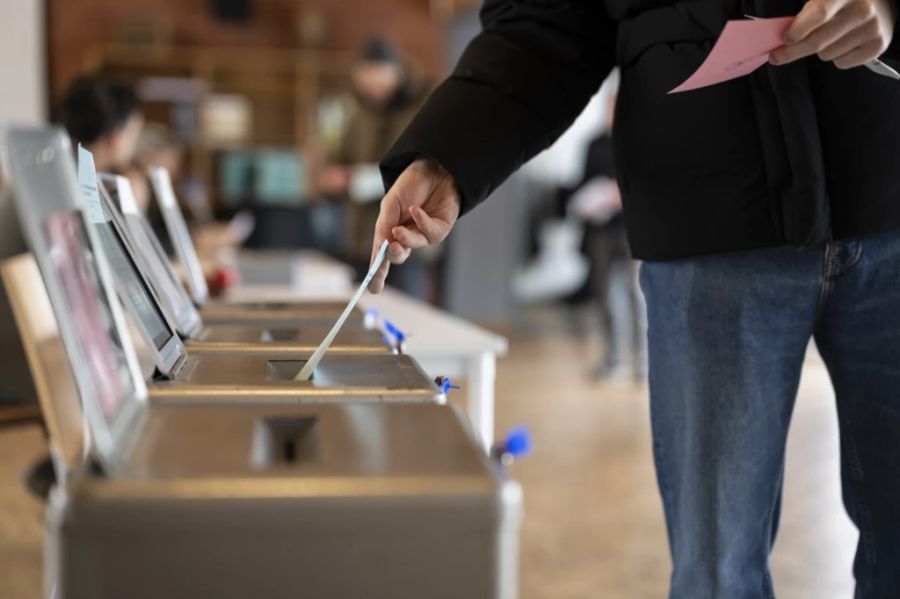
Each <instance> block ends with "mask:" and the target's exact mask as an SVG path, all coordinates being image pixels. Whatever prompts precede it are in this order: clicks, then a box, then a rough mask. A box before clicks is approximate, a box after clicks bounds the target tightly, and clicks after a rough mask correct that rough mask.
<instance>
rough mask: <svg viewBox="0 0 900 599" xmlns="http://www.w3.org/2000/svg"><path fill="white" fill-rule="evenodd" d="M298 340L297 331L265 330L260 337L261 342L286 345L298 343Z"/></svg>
mask: <svg viewBox="0 0 900 599" xmlns="http://www.w3.org/2000/svg"><path fill="white" fill-rule="evenodd" d="M298 338H299V332H298V331H297V329H264V330H263V332H262V335H260V341H264V342H266V343H286V342H291V341H297V340H298Z"/></svg>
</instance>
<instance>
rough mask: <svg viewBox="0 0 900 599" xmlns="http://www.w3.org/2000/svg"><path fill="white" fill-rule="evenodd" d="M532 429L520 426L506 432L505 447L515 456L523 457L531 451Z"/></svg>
mask: <svg viewBox="0 0 900 599" xmlns="http://www.w3.org/2000/svg"><path fill="white" fill-rule="evenodd" d="M531 447H532V445H531V431H530V430H528V427H525V426H518V427H516V428H514V429H512V430H511V431H509V432H508V433H506V440H505V441H504V449H505V450H506V453H508V454H509V455H511V456H513V457H514V458H521V457H524V456H526V455H528V454H529V453H531Z"/></svg>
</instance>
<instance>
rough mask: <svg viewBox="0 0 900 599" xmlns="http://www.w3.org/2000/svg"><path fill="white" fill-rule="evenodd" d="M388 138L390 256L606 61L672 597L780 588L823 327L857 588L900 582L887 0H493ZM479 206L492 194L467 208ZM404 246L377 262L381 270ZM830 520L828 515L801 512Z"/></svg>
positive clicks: (550, 128)
mask: <svg viewBox="0 0 900 599" xmlns="http://www.w3.org/2000/svg"><path fill="white" fill-rule="evenodd" d="M747 13H750V14H753V15H755V16H759V17H780V16H784V15H795V18H794V19H793V21H792V23H791V24H790V25H789V26H788V28H787V29H786V30H785V32H784V35H783V38H782V40H783V43H784V45H783V46H782V47H781V48H779V49H776V50H775V51H773V52H772V53H771V54H770V55H769V63H770V64H765V65H762V66H761V67H760V68H759V69H757V70H756V71H754V72H753V73H751V74H749V75H747V76H745V77H741V78H736V79H733V80H731V81H728V82H725V83H721V84H719V85H714V86H711V87H706V88H704V89H698V90H695V91H692V92H688V93H684V94H669V93H667V92H669V90H671V89H673V88H674V87H676V86H677V85H678V84H679V83H681V82H683V81H684V80H685V79H687V78H688V76H690V74H691V73H693V72H694V71H695V70H696V69H697V68H698V67H699V66H700V64H701V63H703V61H704V59H705V58H706V56H707V55H708V53H709V51H710V48H711V47H712V46H713V44H714V43H715V40H716V39H717V38H718V36H719V35H720V34H721V32H722V31H723V29H724V28H725V25H726V22H727V21H728V20H731V19H742V18H744V15H745V14H747ZM481 15H482V21H483V24H484V30H483V31H482V32H481V33H480V34H479V35H478V36H476V37H475V38H474V40H473V41H472V42H471V43H470V45H469V46H468V48H467V49H466V51H465V53H464V54H463V56H462V58H461V59H460V63H459V64H458V65H457V67H456V69H455V71H454V73H453V75H452V76H451V77H450V78H449V79H448V80H447V81H446V82H445V83H443V84H442V85H441V86H440V87H438V89H437V90H436V91H435V93H434V94H433V95H432V96H431V98H430V99H429V100H428V102H427V103H426V104H425V106H424V107H423V109H422V111H421V112H420V113H419V114H418V115H417V116H416V118H415V119H414V120H413V121H412V123H411V124H410V127H409V128H408V129H407V130H406V131H405V132H404V133H403V134H402V135H401V137H400V139H399V140H398V142H397V143H396V144H395V146H394V147H393V148H392V149H391V151H390V152H389V153H388V154H387V156H386V157H385V159H384V160H383V162H382V168H383V174H384V177H385V182H386V186H387V187H389V191H388V193H387V195H386V196H385V198H384V199H383V200H382V204H381V214H380V216H379V219H378V223H377V226H376V229H375V239H374V246H375V248H377V247H378V246H379V244H380V243H381V242H382V241H383V240H388V241H390V250H389V252H388V255H389V257H390V262H391V263H399V262H403V260H405V259H406V257H407V256H408V255H409V252H410V251H411V250H412V249H413V248H418V247H421V246H425V245H429V244H435V243H439V242H440V241H441V240H443V239H444V238H445V237H446V236H447V235H448V234H449V233H450V230H451V229H452V227H453V225H454V223H455V222H456V220H457V218H458V217H459V215H460V214H461V213H464V212H467V211H469V210H471V209H472V208H474V207H475V206H476V205H477V204H478V203H479V202H480V201H482V200H484V199H485V198H486V197H487V196H488V195H489V194H490V193H491V191H493V190H494V189H495V188H496V187H497V186H498V185H499V184H500V183H501V182H502V181H503V180H504V179H505V178H506V177H507V176H509V174H510V173H512V172H513V171H515V170H516V169H517V168H519V167H520V166H521V165H522V164H523V163H524V162H525V161H527V160H528V159H529V158H531V157H532V156H534V155H535V154H537V153H538V152H539V151H541V150H542V149H544V148H546V147H547V146H548V145H549V144H550V143H551V142H552V141H553V140H554V139H556V138H557V137H559V135H560V134H561V133H562V132H563V131H565V130H566V128H567V127H568V126H569V125H570V124H571V122H572V121H573V120H574V118H575V117H576V115H578V113H579V112H581V110H582V109H583V108H584V106H585V104H586V103H587V101H588V99H589V98H590V97H591V96H592V95H593V94H594V93H595V92H596V90H597V88H598V87H599V86H600V84H601V82H602V81H603V79H604V78H605V77H606V76H607V74H608V73H609V72H610V70H611V69H612V68H613V66H614V65H618V66H619V68H620V69H621V83H620V86H619V98H618V102H617V106H616V129H615V139H614V146H615V153H616V159H617V160H616V175H617V178H618V181H619V186H620V189H621V190H622V201H623V207H624V214H625V224H626V228H627V230H628V237H629V242H630V245H631V249H632V250H633V254H634V256H635V257H636V258H640V259H642V260H643V264H642V266H641V283H642V288H643V290H644V295H645V298H646V300H647V308H648V323H649V327H648V330H649V354H650V364H649V368H650V403H651V413H652V429H653V449H654V458H655V460H656V468H657V474H658V483H659V489H660V492H661V494H662V498H663V507H664V511H665V515H666V522H667V525H668V533H669V548H670V551H671V554H672V563H673V570H672V578H671V585H670V592H669V597H670V599H772V597H774V590H773V583H772V577H771V575H770V570H769V555H770V553H771V551H772V548H773V546H774V543H775V537H776V532H777V529H778V523H779V516H780V513H781V498H782V489H783V481H784V464H785V444H786V440H787V434H788V428H789V425H790V420H791V414H792V411H793V405H794V401H795V399H796V394H797V389H798V386H799V383H800V375H801V372H802V369H803V363H804V357H805V355H806V350H807V347H808V345H809V342H810V340H811V339H814V340H815V342H816V345H817V346H818V349H819V352H820V353H821V355H822V358H823V359H824V361H825V364H826V366H827V367H828V371H829V373H830V375H831V380H832V384H833V386H834V390H835V397H836V403H837V412H838V416H839V422H840V437H841V482H842V485H843V498H844V504H845V506H846V508H847V512H848V514H849V516H850V518H851V519H852V520H853V522H854V524H855V525H856V527H857V528H858V529H859V531H860V542H859V543H858V545H857V553H856V561H855V563H854V574H855V577H856V591H855V597H856V599H896V597H897V589H900V568H898V567H897V564H898V563H900V518H898V514H897V506H898V505H900V476H898V473H900V368H898V364H900V202H898V198H900V169H898V168H897V165H898V156H900V118H898V115H897V107H898V106H900V83H898V82H897V81H895V80H893V79H891V78H888V77H884V76H882V75H880V74H876V73H873V72H872V71H871V70H869V69H867V68H866V65H867V64H868V63H869V61H871V60H872V59H874V58H876V57H881V59H882V60H883V61H884V62H886V63H888V64H890V65H891V66H893V67H894V68H900V36H895V35H894V29H895V26H896V24H897V9H896V6H895V3H894V2H893V0H809V1H808V2H806V3H803V2H801V1H798V0H756V1H755V2H750V1H741V2H739V1H737V0H725V1H723V0H692V1H690V2H687V1H684V0H654V1H652V2H649V1H647V0H606V1H600V0H583V1H556V2H553V1H538V0H487V1H486V2H485V4H484V7H483V9H482V13H481ZM476 218H477V217H476ZM389 268H390V266H389V264H387V263H386V264H384V265H383V266H382V268H381V269H380V271H379V274H378V275H377V276H376V277H375V278H374V279H373V280H372V283H371V286H370V288H371V290H372V291H374V292H378V291H379V290H380V289H381V287H382V285H383V282H384V275H386V274H387V271H388V269H389ZM806 525H807V526H809V527H815V526H817V525H818V523H816V522H812V521H810V522H807V523H806Z"/></svg>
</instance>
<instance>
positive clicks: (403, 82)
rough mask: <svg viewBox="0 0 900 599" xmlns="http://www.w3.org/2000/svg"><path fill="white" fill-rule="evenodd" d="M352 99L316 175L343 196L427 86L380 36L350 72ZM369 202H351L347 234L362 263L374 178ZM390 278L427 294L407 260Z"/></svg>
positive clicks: (373, 215)
mask: <svg viewBox="0 0 900 599" xmlns="http://www.w3.org/2000/svg"><path fill="white" fill-rule="evenodd" d="M350 79H351V82H352V85H353V98H352V101H351V107H350V110H349V116H348V119H347V125H346V128H345V130H344V133H343V137H342V139H341V141H340V144H339V147H338V149H337V152H336V153H335V155H334V156H332V157H331V160H330V162H331V166H329V167H326V168H325V170H324V171H323V173H322V176H321V177H320V179H319V187H320V189H321V191H323V192H325V193H327V194H332V195H342V196H347V195H348V194H349V192H350V190H351V186H352V184H353V183H354V181H353V179H354V176H361V173H362V170H363V169H365V167H369V168H370V169H373V168H375V166H376V165H377V164H378V161H379V160H381V157H382V156H384V154H385V153H386V152H387V151H388V150H389V149H390V147H391V145H392V144H393V143H394V142H395V141H396V140H397V138H398V137H399V136H400V133H401V132H402V131H403V130H404V129H405V128H406V126H407V125H408V124H409V122H410V121H411V120H412V118H413V116H414V115H415V114H416V112H418V110H419V108H421V106H422V104H423V103H424V101H425V99H426V98H427V97H428V86H427V85H426V83H425V82H424V81H423V80H422V79H420V78H419V77H417V76H416V75H415V74H414V73H413V72H412V71H411V70H410V68H409V65H408V64H407V63H406V61H405V60H404V58H403V56H402V55H401V54H400V51H399V50H398V49H397V48H396V47H395V46H394V45H393V44H391V43H390V42H389V41H387V40H386V39H383V38H378V37H376V38H373V39H371V40H369V41H368V42H367V43H366V44H365V45H364V46H363V48H362V49H361V51H360V53H359V57H358V58H357V60H356V62H355V64H354V65H353V67H352V70H351V72H350ZM376 181H377V187H378V189H377V192H376V193H373V194H371V198H370V199H371V200H373V201H368V202H365V200H363V201H364V203H354V204H353V205H352V206H351V209H350V212H351V218H350V221H351V222H350V227H349V238H348V246H349V247H348V252H349V254H350V258H351V259H352V260H354V261H356V262H358V263H359V266H360V267H361V268H362V267H363V266H364V265H367V264H368V259H369V253H370V252H369V250H370V249H371V246H370V242H371V232H372V228H373V227H374V226H375V221H376V220H377V218H378V202H377V200H378V199H380V197H381V195H382V192H383V188H382V187H381V181H380V179H376ZM396 275H397V276H396V277H392V279H391V282H392V284H394V285H396V286H398V287H400V288H402V289H403V290H404V291H407V292H408V293H411V294H412V295H415V296H417V297H425V296H426V295H427V285H428V280H427V279H428V277H427V266H426V264H425V263H423V262H422V261H419V260H415V261H411V262H410V263H409V264H407V265H405V266H404V268H403V269H402V270H400V271H398V272H397V273H396Z"/></svg>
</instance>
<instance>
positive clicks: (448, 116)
mask: <svg viewBox="0 0 900 599" xmlns="http://www.w3.org/2000/svg"><path fill="white" fill-rule="evenodd" d="M495 107H496V108H495ZM533 119H534V113H533V112H531V111H530V110H529V109H528V108H527V107H525V106H523V105H521V104H518V103H517V102H515V101H511V100H510V98H509V96H504V95H503V94H502V92H501V91H498V90H497V89H496V88H493V87H491V86H487V85H479V84H478V83H475V82H472V81H464V80H459V79H456V78H451V79H448V80H447V81H445V82H444V83H443V84H442V85H441V86H440V87H438V88H437V89H436V90H435V92H434V93H433V94H432V96H431V97H430V98H429V100H428V101H427V102H426V104H425V105H424V106H423V108H422V110H421V111H420V112H419V113H418V114H417V115H416V117H415V118H414V119H413V120H412V122H411V123H410V124H409V126H408V127H407V128H406V130H405V131H404V132H403V133H402V134H401V136H400V137H399V138H398V139H397V141H396V142H395V143H394V145H393V147H392V148H391V149H390V150H389V151H388V153H387V155H386V156H385V157H384V159H383V160H382V161H381V164H380V167H381V174H382V178H383V180H384V186H385V189H390V187H391V186H392V185H393V184H394V182H395V181H396V180H397V178H398V177H399V176H400V174H401V173H402V172H403V170H404V169H405V168H406V167H407V166H409V165H410V164H411V163H412V162H413V161H414V160H416V159H418V158H429V159H432V160H434V161H435V162H437V163H438V164H440V165H441V166H442V167H443V168H444V169H446V170H447V172H449V173H450V175H451V176H452V177H453V180H454V182H455V183H456V186H457V188H458V189H459V191H460V194H461V201H462V213H465V212H468V211H470V210H471V209H472V208H474V207H475V206H476V205H478V204H479V203H480V202H481V201H483V200H484V199H485V198H486V197H487V196H488V195H490V193H491V192H492V191H494V189H496V188H497V187H498V186H499V185H500V183H502V182H503V181H504V180H505V179H506V178H507V177H509V175H511V174H512V173H513V172H514V171H515V170H516V169H518V168H519V167H520V166H522V164H524V163H525V161H526V160H527V159H528V158H529V157H530V156H532V155H533V154H534V153H536V152H537V151H539V150H540V149H542V148H543V147H545V146H546V145H549V143H550V142H551V141H552V137H550V136H547V138H546V139H535V138H534V137H533V133H534V132H533V131H529V130H527V129H528V127H526V126H525V125H526V124H527V123H529V121H530V120H533ZM529 133H530V134H531V135H529ZM473 154H474V155H473Z"/></svg>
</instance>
